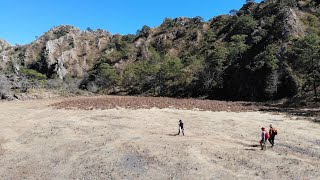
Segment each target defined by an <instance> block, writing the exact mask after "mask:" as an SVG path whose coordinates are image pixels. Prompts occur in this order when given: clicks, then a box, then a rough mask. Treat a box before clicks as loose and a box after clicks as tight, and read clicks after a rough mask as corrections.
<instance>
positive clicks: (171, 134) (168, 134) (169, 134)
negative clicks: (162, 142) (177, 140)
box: [167, 134, 179, 136]
mask: <svg viewBox="0 0 320 180" xmlns="http://www.w3.org/2000/svg"><path fill="white" fill-rule="evenodd" d="M167 135H168V136H178V135H179V134H167Z"/></svg>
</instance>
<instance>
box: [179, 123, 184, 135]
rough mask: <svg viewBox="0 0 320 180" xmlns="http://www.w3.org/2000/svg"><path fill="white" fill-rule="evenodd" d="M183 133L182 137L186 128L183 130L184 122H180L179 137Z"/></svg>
mask: <svg viewBox="0 0 320 180" xmlns="http://www.w3.org/2000/svg"><path fill="white" fill-rule="evenodd" d="M180 132H182V135H184V128H183V122H182V120H179V132H178V135H179V134H180Z"/></svg>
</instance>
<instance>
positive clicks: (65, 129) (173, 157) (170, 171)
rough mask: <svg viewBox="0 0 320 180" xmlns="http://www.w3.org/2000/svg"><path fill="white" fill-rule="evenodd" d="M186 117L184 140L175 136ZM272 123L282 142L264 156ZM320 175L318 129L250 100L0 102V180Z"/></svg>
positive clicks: (132, 99)
mask: <svg viewBox="0 0 320 180" xmlns="http://www.w3.org/2000/svg"><path fill="white" fill-rule="evenodd" d="M154 107H159V108H154ZM110 108H111V109H110ZM199 109H202V110H199ZM179 119H182V120H183V121H184V123H185V133H186V135H185V136H181V135H180V136H176V135H175V134H176V133H177V130H178V120H179ZM270 123H272V124H273V125H274V126H275V127H277V129H278V130H279V135H278V136H277V137H276V146H275V147H274V148H271V147H270V144H268V149H267V150H266V151H261V150H260V148H259V147H258V146H257V145H258V141H259V138H260V127H261V126H268V125H269V124H270ZM319 169H320V124H319V123H315V122H313V121H308V120H304V119H303V118H301V117H294V116H291V117H289V116H286V115H285V114H280V113H272V112H269V113H267V112H259V111H257V107H254V106H251V105H250V104H245V103H232V102H219V101H198V100H174V99H168V98H133V97H127V98H125V97H95V98H71V99H46V100H30V101H13V102H0V179H228V180H229V179H319V177H320V170H319Z"/></svg>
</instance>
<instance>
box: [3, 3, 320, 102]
mask: <svg viewBox="0 0 320 180" xmlns="http://www.w3.org/2000/svg"><path fill="white" fill-rule="evenodd" d="M319 34H320V29H319V2H318V1H312V0H309V1H298V2H297V1H294V0H286V1H276V0H269V1H264V2H262V3H247V4H245V5H244V6H243V7H242V8H241V9H240V10H239V11H237V12H235V11H233V12H232V14H230V15H221V16H218V17H214V18H212V19H211V20H209V21H208V22H204V21H203V19H202V18H201V17H195V18H183V17H180V18H176V19H169V18H167V19H165V20H164V22H163V23H162V24H161V25H160V26H159V27H156V28H154V29H152V28H150V27H148V26H144V27H143V28H142V29H141V30H139V32H138V33H137V34H135V35H131V34H129V35H124V36H122V35H118V34H116V35H111V34H110V33H108V32H106V31H104V30H96V31H92V30H90V29H88V30H86V31H81V30H79V29H78V28H75V27H72V26H66V25H64V26H58V27H55V28H53V29H51V30H49V31H48V32H47V33H45V34H44V35H43V36H41V37H39V38H38V39H37V40H36V41H34V42H32V43H31V44H28V45H25V46H9V45H8V44H7V43H5V42H4V41H0V69H1V70H2V74H0V76H1V79H0V80H1V81H2V82H4V83H2V85H1V87H0V92H1V93H0V94H1V95H0V96H1V97H2V98H8V97H10V96H13V94H14V92H13V93H10V91H11V90H12V89H16V90H15V92H16V91H19V90H21V89H22V90H25V89H28V88H31V87H41V86H42V87H46V88H67V89H68V88H69V89H77V88H80V89H84V90H88V91H91V92H94V93H125V94H142V95H155V96H174V97H177V96H179V97H186V96H187V97H190V96H192V97H207V98H214V99H231V100H255V101H257V100H269V99H279V98H283V97H291V96H294V95H296V94H299V93H302V92H308V91H311V90H313V92H314V95H315V96H317V90H318V86H319V79H320V75H319V66H320V65H319V58H317V57H318V56H319V54H320V53H319V51H317V47H320V38H319ZM302 44H305V46H301V45H302ZM306 49H308V50H310V49H311V50H312V51H308V53H304V52H305V51H306ZM1 57H2V58H1ZM5 85H6V86H5ZM8 94H9V95H8Z"/></svg>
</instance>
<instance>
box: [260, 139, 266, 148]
mask: <svg viewBox="0 0 320 180" xmlns="http://www.w3.org/2000/svg"><path fill="white" fill-rule="evenodd" d="M260 146H261V150H263V149H266V142H265V141H263V140H261V141H260Z"/></svg>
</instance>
